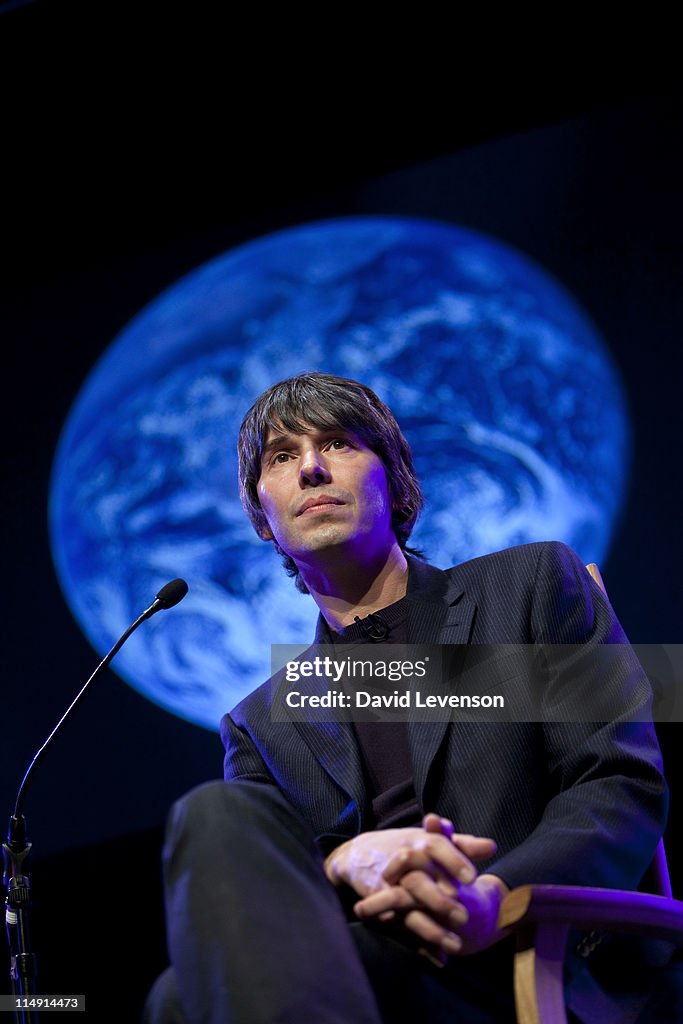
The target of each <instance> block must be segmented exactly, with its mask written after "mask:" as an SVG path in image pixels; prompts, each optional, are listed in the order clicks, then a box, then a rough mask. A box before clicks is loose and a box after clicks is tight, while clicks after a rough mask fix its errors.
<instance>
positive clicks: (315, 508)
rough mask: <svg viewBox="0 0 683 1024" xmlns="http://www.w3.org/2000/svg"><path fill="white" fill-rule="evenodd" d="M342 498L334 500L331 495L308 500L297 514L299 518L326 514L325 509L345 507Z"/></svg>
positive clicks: (321, 495) (322, 495)
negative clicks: (317, 513)
mask: <svg viewBox="0 0 683 1024" xmlns="http://www.w3.org/2000/svg"><path fill="white" fill-rule="evenodd" d="M343 504H344V502H343V501H342V500H341V498H333V497H332V496H331V495H329V494H320V495H318V496H317V497H315V498H306V501H304V502H303V503H302V504H301V505H300V507H299V510H298V512H297V516H303V515H306V514H309V515H311V514H315V513H316V512H324V511H325V509H329V508H333V507H334V506H335V505H343Z"/></svg>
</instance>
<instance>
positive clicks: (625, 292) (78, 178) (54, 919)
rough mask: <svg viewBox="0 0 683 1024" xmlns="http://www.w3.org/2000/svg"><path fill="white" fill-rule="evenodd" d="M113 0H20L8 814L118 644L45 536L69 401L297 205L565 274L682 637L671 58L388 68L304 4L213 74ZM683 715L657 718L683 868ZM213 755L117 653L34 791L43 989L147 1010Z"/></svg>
mask: <svg viewBox="0 0 683 1024" xmlns="http://www.w3.org/2000/svg"><path fill="white" fill-rule="evenodd" d="M95 6H97V7H99V13H98V15H97V19H96V18H95V15H94V13H93V11H92V9H91V8H92V5H90V9H89V5H87V4H84V3H80V4H79V3H64V4H60V3H52V4H50V3H45V2H36V3H33V4H27V5H25V6H23V7H22V6H19V7H17V8H15V9H14V10H8V11H6V12H4V13H3V14H2V17H1V18H0V30H2V40H0V44H1V45H2V47H3V57H4V58H5V59H4V60H3V67H4V71H5V98H6V100H7V117H6V120H5V127H4V129H3V131H4V140H5V147H4V148H5V157H4V166H3V169H2V172H1V173H2V182H3V197H4V203H3V207H4V211H3V226H2V237H3V250H4V261H5V269H4V272H3V279H2V283H3V305H2V321H1V325H0V330H1V331H2V364H3V383H4V387H3V402H2V411H3V414H4V422H3V439H4V445H3V470H4V472H3V476H4V501H3V531H2V536H3V550H4V553H3V576H4V597H3V613H2V643H1V644H0V650H1V651H2V675H1V676H0V694H1V696H2V708H3V710H2V720H3V742H2V753H1V762H0V763H1V767H2V772H1V777H0V797H1V800H0V815H2V813H3V808H4V813H6V815H7V816H8V817H9V814H10V813H11V811H12V808H13V801H14V795H15V793H16V790H17V787H18V784H19V781H20V779H21V777H22V775H23V772H24V770H25V768H26V766H27V764H28V762H29V760H30V758H31V756H32V754H33V753H34V751H35V750H36V749H37V748H38V746H39V745H40V744H41V743H42V741H43V739H44V738H45V737H46V735H47V734H48V733H49V731H50V729H51V728H52V727H53V725H54V724H55V722H56V721H57V719H58V718H59V716H60V715H61V713H62V711H63V710H64V709H65V707H66V706H67V705H68V703H69V702H70V700H71V699H72V697H73V696H74V694H75V693H76V692H77V690H78V689H79V688H80V686H81V685H82V683H83V682H84V681H85V679H86V678H87V677H88V676H89V674H90V672H91V671H92V669H93V668H94V665H95V664H96V663H97V660H98V658H97V656H96V655H95V653H94V652H93V650H92V649H91V648H90V646H89V645H88V643H87V642H86V641H85V639H84V638H83V636H82V634H81V632H80V630H79V628H78V627H77V625H76V624H75V622H74V620H73V618H72V617H71V614H70V612H69V610H68V608H67V606H66V603H65V601H64V599H63V596H62V594H61V591H60V588H59V584H58V582H57V580H56V577H55V573H54V570H53V567H52V562H51V557H50V552H49V545H48V537H47V523H46V502H47V493H48V480H49V473H50V467H51V462H52V459H53V456H54V451H55V445H56V442H57V438H58V436H59V432H60V429H61V427H62V424H63V422H64V419H65V416H66V415H67V413H68V410H69V408H70V405H71V403H72V402H73V400H74V398H75V396H76V394H77V392H78V390H79V388H80V386H81V385H82V383H83V381H84V380H85V378H86V376H87V374H88V372H89V371H90V369H91V368H92V366H93V364H94V362H95V361H96V359H97V358H98V356H99V355H100V354H101V352H102V351H103V350H104V348H105V347H106V346H107V345H108V344H109V342H110V341H111V340H112V339H113V337H114V336H115V335H116V334H117V333H118V331H119V330H120V329H121V328H122V327H123V326H124V325H125V324H126V322H127V321H128V320H129V319H130V318H131V317H132V316H133V315H134V314H135V313H136V312H137V311H138V310H139V309H140V308H141V307H142V306H143V305H145V304H146V303H147V302H148V301H149V300H150V299H152V298H153V297H154V296H155V295H156V294H157V293H158V292H159V290H160V289H162V288H163V287H165V286H166V285H168V284H170V283H172V282H173V281H175V280H176V279H177V278H178V277H180V276H181V275H182V274H184V273H185V272H187V271H189V270H191V269H193V268H194V267H196V266H198V265H199V264H200V263H203V262H204V261H206V260H207V259H209V258H210V257H212V256H214V255H217V254H219V253H221V252H223V251H225V250H226V249H228V248H229V247H231V246H233V245H237V244H240V243H241V242H243V241H246V240H248V239H250V238H253V237H256V236H258V235H260V234H264V233H267V232H270V231H273V230H276V229H277V228H280V227H285V226H289V225H292V224H296V223H299V222H301V221H304V220H313V219H317V218H324V217H330V216H340V215H344V214H355V213H403V214H413V215H418V216H419V215H424V216H430V217H438V218H442V219H444V220H450V221H452V222H453V223H456V224H461V225H464V226H468V227H471V228H474V229H475V230H479V231H484V232H489V233H491V234H492V235H495V236H497V237H499V238H501V239H502V240H504V241H507V242H509V243H511V244H512V245H515V246H518V247H519V248H520V249H521V250H522V251H524V252H526V253H528V255H529V256H531V257H532V258H534V259H536V260H537V261H538V262H540V263H541V264H542V265H544V266H545V267H546V268H547V269H548V270H550V271H551V272H552V273H554V274H555V275H556V276H557V277H558V278H559V279H560V280H562V281H563V282H564V283H565V284H566V285H567V287H568V288H569V289H570V290H571V291H572V292H573V293H574V295H575V296H576V297H577V298H578V299H579V301H580V302H581V303H582V304H583V305H584V307H585V308H586V310H587V311H588V312H589V314H590V315H591V316H592V318H593V319H594V321H595V322H596V324H597V326H598V328H599V329H600V330H601V331H602V333H603V335H604V336H605V338H606V339H607V341H608V343H609V344H610V346H611V347H612V350H613V353H614V356H615V359H616V362H617V364H618V366H619V368H620V370H621V372H622V374H623V376H624V379H625V382H626V386H627V390H628V394H629V401H630V405H631V412H632V416H633V420H634V423H635V459H634V469H633V475H632V483H631V488H630V493H629V497H628V502H627V505H626V509H625V512H624V514H623V516H622V519H621V522H620V525H619V528H618V531H617V534H616V537H615V540H614V544H613V547H612V550H611V553H610V555H609V557H608V559H607V561H606V563H605V565H604V566H603V567H602V569H603V575H604V577H605V580H606V583H607V586H608V589H609V592H610V596H611V598H612V601H613V604H614V605H615V607H616V609H617V612H618V613H619V615H620V618H621V619H622V622H623V624H624V626H625V627H626V629H627V632H628V633H629V635H630V636H631V638H632V639H633V640H634V641H638V642H648V643H656V642H668V643H673V642H677V641H678V639H679V635H680V618H681V611H682V608H683V598H682V595H681V584H680V569H679V559H680V544H679V541H678V533H679V508H680V504H681V502H680V499H681V482H680V475H679V472H678V466H679V462H680V451H681V438H682V435H683V430H682V429H681V413H680V379H681V372H680V371H681V363H682V360H681V355H680V347H681V340H680V339H681V331H682V329H683V315H682V314H683V309H682V305H683V303H682V300H681V295H682V287H681V286H682V283H683V282H682V280H681V278H682V276H683V275H682V272H683V205H682V201H681V198H680V182H681V181H682V180H683V93H682V92H681V89H680V87H679V84H678V83H677V82H676V81H675V80H663V79H662V78H661V77H659V78H656V79H654V80H653V79H652V77H649V78H647V79H643V80H641V79H639V77H638V76H637V75H635V74H634V73H633V72H632V70H629V71H628V73H627V72H625V71H624V69H623V68H622V69H620V70H619V73H616V74H611V75H605V76H603V75H602V74H600V75H598V74H597V73H594V74H590V75H589V74H586V73H585V67H584V73H583V74H582V75H581V76H573V77H569V78H568V77H567V75H566V74H564V73H562V74H558V75H557V76H552V75H551V76H548V74H547V69H546V73H545V74H544V76H543V78H542V81H541V80H540V76H536V78H534V77H533V76H532V78H531V80H530V81H528V80H525V84H521V82H520V81H519V79H518V78H517V77H516V76H515V75H514V74H510V73H508V72H506V73H501V74H500V76H499V78H498V79H496V82H497V87H496V88H495V90H494V91H493V93H491V91H490V90H488V91H487V89H486V88H485V87H484V84H485V83H483V82H481V81H480V80H479V79H478V78H477V76H476V75H474V76H472V75H465V74H461V75H459V76H458V75H456V74H455V72H454V73H453V74H452V75H451V74H450V73H449V74H445V75H444V76H443V77H442V78H440V79H439V82H438V89H437V87H436V85H432V84H431V81H430V82H428V83H427V86H428V87H426V84H425V80H424V79H421V80H420V81H417V80H416V76H415V74H414V72H411V71H409V68H408V66H407V65H406V64H404V63H403V62H402V61H401V60H400V59H397V60H396V63H395V65H394V66H384V65H383V66H382V68H381V72H382V73H381V74H380V73H378V72H379V68H378V66H377V64H376V63H372V62H369V61H368V59H367V58H368V53H367V51H365V50H364V51H363V53H362V54H360V55H359V53H358V52H357V51H353V52H351V51H348V50H347V51H344V48H343V47H340V52H339V53H337V52H336V51H335V52H334V54H332V53H331V51H329V50H328V49H323V51H320V49H318V50H317V51H316V49H315V47H313V46H309V47H307V46H305V45H302V43H301V38H299V37H298V35H297V31H296V26H289V31H290V33H291V35H290V36H287V37H283V38H287V39H288V42H289V43H290V44H291V45H288V46H287V47H286V50H285V51H283V48H282V47H281V46H279V45H278V40H277V38H276V37H277V33H276V32H273V34H272V35H271V37H270V42H269V45H268V46H267V47H266V46H264V45H263V41H262V40H261V42H260V43H259V45H256V44H255V42H254V36H253V34H252V32H246V31H245V30H244V29H242V30H241V31H240V32H236V33H235V32H234V33H233V34H232V35H231V36H230V37H229V38H228V37H227V36H226V37H224V44H225V45H224V50H223V60H222V62H218V63H216V62H215V61H214V63H213V64H212V68H213V75H212V76H211V77H210V79H209V78H207V77H205V76H204V72H205V70H206V69H205V68H204V67H203V61H202V54H203V50H202V42H201V41H202V40H204V41H205V42H206V45H207V47H208V46H209V45H210V42H211V40H210V37H211V31H210V29H211V26H203V25H201V24H199V21H200V19H199V18H198V19H197V20H196V23H192V25H191V26H190V27H191V28H192V30H193V34H192V38H193V40H198V42H194V43H191V42H189V41H187V40H186V41H185V42H184V44H183V46H184V48H183V46H181V45H180V44H179V43H178V42H177V40H178V39H180V38H181V37H182V35H183V31H184V28H185V27H186V26H185V24H184V22H183V20H182V19H178V20H177V22H176V24H175V29H176V32H177V35H176V43H175V45H174V46H173V47H172V48H171V49H169V50H167V51H164V52H165V53H166V56H167V57H168V59H167V60H166V61H164V60H160V59H159V50H160V48H162V49H163V47H162V46H161V40H160V36H159V35H158V34H157V33H156V32H155V31H154V29H156V28H157V27H158V26H157V25H156V23H150V25H147V24H146V25H145V26H143V25H142V23H141V20H140V18H139V9H140V5H126V4H116V5H115V4H106V3H105V4H102V5H95ZM143 6H145V5H143ZM0 9H1V8H0ZM98 19H99V20H98ZM234 27H235V26H234V25H233V28H234ZM143 29H144V31H143ZM252 29H253V27H252ZM358 32H359V38H360V30H358ZM302 38H304V37H302ZM326 38H327V37H326ZM374 38H378V37H377V36H375V37H374ZM318 41H319V40H318ZM107 42H108V43H109V44H110V45H105V44H107ZM165 42H167V40H166V39H165V37H164V43H165ZM327 45H328V44H326V46H327ZM341 51H344V52H341ZM212 52H213V51H212ZM188 53H190V54H191V56H192V63H191V64H188V61H187V57H188ZM276 55H277V56H276ZM679 730H680V727H678V726H674V725H672V726H666V727H662V728H661V729H660V735H661V739H662V744H663V748H664V753H665V759H666V765H667V771H668V774H669V778H670V782H671V788H672V823H671V825H670V827H669V830H668V834H667V843H668V850H669V858H670V862H671V864H670V867H671V871H672V876H673V881H674V889H675V890H676V889H678V890H680V887H681V886H683V875H682V874H681V871H680V869H679V867H678V859H679V857H680V851H681V845H680V843H679V841H678V840H677V836H676V829H675V823H676V819H677V817H678V818H680V815H681V813H683V811H678V807H679V806H680V803H681V798H680V795H679V794H680V792H681V789H682V785H681V782H680V781H679V775H680V770H681V768H680V755H679V754H678V749H677V747H678V742H679V735H680V731H679ZM221 753H222V752H221V748H220V743H219V740H218V737H217V735H216V734H214V733H210V732H207V731H205V730H203V729H199V728H197V727H195V726H192V725H189V724H187V723H184V722H182V721H180V720H179V719H177V718H175V717H173V716H171V715H170V714H167V713H166V712H163V711H162V710H160V709H159V708H156V707H154V706H153V705H151V704H150V703H148V702H147V701H145V700H144V699H143V698H142V697H140V696H138V695H137V694H136V693H135V692H134V691H132V690H131V689H130V688H128V687H127V686H126V685H125V684H124V683H122V682H121V681H120V680H119V679H118V677H116V676H115V675H113V674H112V673H107V674H106V675H105V677H104V678H102V679H101V680H100V682H99V684H98V687H97V688H96V689H95V690H94V691H93V692H92V693H90V694H89V695H88V697H87V699H86V701H85V702H84V704H83V706H82V707H80V708H79V709H78V712H77V713H76V715H74V717H73V718H72V719H71V720H70V722H69V724H68V725H67V726H66V728H65V730H64V732H63V734H62V735H61V736H60V738H59V740H58V742H57V744H56V745H55V747H54V749H53V750H52V751H51V752H50V754H49V756H48V758H47V759H46V761H45V763H44V764H43V765H42V766H41V769H40V770H39V773H38V774H37V775H36V777H35V779H34V781H33V783H32V786H31V789H30V791H29V794H28V798H27V804H26V815H27V821H28V827H29V833H30V838H31V839H32V841H33V843H34V849H33V854H32V859H31V864H32V880H33V886H34V894H35V908H34V911H33V914H32V921H33V926H34V948H35V950H36V952H37V953H38V954H39V972H40V979H41V983H40V988H41V989H42V990H43V991H62V992H65V991H79V992H86V993H87V994H88V996H89V997H90V1004H89V1005H90V1011H91V1019H94V1020H99V1019H102V1020H105V1019H109V1018H108V1015H107V1011H106V1009H105V1007H107V1006H108V1007H109V1009H110V1010H112V1012H113V1011H118V1014H119V1019H121V1020H126V1019H130V1020H135V1019H137V1015H138V1012H139V1006H140V1004H141V1001H142V998H143V994H144V992H145V991H146V988H147V987H148V985H149V983H150V982H151V980H152V978H153V977H154V976H155V974H156V972H157V971H158V970H159V969H160V968H161V967H162V965H163V963H164V960H165V954H164V945H163V930H162V921H161V903H160V882H159V868H158V864H159V849H160V842H161V829H162V824H163V820H164V817H165V814H166V811H167V809H168V806H169V805H170V803H171V801H172V800H173V799H174V798H175V797H176V796H178V795H179V794H181V793H182V792H184V791H185V790H186V789H188V788H189V787H190V786H192V785H194V784H196V783H198V782H201V781H204V780H205V779H208V778H213V777H217V776H219V775H220V771H221ZM4 964H5V961H4V959H3V961H2V964H1V965H0V966H1V967H2V969H3V971H5V973H4V975H3V977H4V978H6V977H7V975H6V968H5V966H4ZM8 990H9V983H8V982H7V983H3V982H1V981H0V991H8Z"/></svg>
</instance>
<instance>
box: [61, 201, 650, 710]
mask: <svg viewBox="0 0 683 1024" xmlns="http://www.w3.org/2000/svg"><path fill="white" fill-rule="evenodd" d="M304 370H323V371H325V372H328V373H336V374H341V375H343V376H349V377H355V378H358V379H360V380H362V381H363V382H364V383H366V384H368V385H369V386H370V387H371V388H373V390H375V391H376V392H377V393H378V394H379V395H380V397H381V398H382V399H384V401H386V402H387V403H388V404H389V405H390V406H391V408H392V409H393V410H394V412H395V413H396V416H397V418H398V420H399V423H400V424H401V426H402V428H403V430H404V433H405V434H406V436H407V438H408V440H409V442H410V444H411V446H412V448H413V452H414V454H415V461H416V466H417V471H418V474H419V476H420V479H421V481H422V483H423V487H424V491H425V495H426V509H425V512H424V514H423V517H422V519H421V521H420V522H419V524H418V527H417V529H416V531H415V533H414V534H413V543H414V544H415V545H416V546H418V547H419V548H420V549H421V550H422V551H424V553H425V555H426V556H427V557H428V558H429V560H430V561H432V562H433V563H434V564H436V565H439V566H443V567H445V566H449V565H453V564H455V563H457V562H460V561H462V560H464V559H467V558H471V557H473V556H476V555H480V554H483V553H486V552H488V551H493V550H498V549H500V548H503V547H506V546H508V545H511V544H519V543H523V542H526V541H532V540H541V539H543V540H545V539H557V540H563V541H565V542H567V543H568V544H570V545H571V546H572V547H573V548H575V550H576V551H577V552H578V553H579V555H580V556H581V557H582V558H583V559H584V560H585V561H598V562H601V561H603V560H604V557H605V555H606V553H607V551H608V548H609V542H610V537H611V535H612V531H613V529H614V525H615V522H616V519H617V517H618V515H619V511H620V507H621V503H622V501H623V496H624V493H625V487H626V484H627V476H628V464H629V453H630V428H629V421H628V415H627V405H626V400H625V395H624V391H623V387H622V384H621V382H620V378H619V374H618V372H617V369H616V367H615V364H614V362H613V360H612V358H611V356H610V353H609V350H608V348H607V346H606V344H605V342H604V340H603V339H602V338H601V336H600V335H599V333H598V331H597V330H596V328H595V326H594V325H593V323H592V322H591V320H590V319H589V317H588V316H587V315H586V313H585V312H584V311H583V310H582V309H581V308H580V307H579V305H578V304H577V302H576V301H575V300H574V299H573V298H572V297H571V296H570V295H569V293H568V292H567V291H566V290H565V288H564V287H563V286H562V285H561V284H560V283H559V282H558V281H556V280H555V279H554V278H553V277H552V276H551V275H550V274H548V273H547V272H546V271H545V270H544V269H542V268H541V267H539V266H538V265H536V264H535V263H534V262H533V261H532V260H530V259H529V258H528V257H527V256H525V255H524V254H522V253H520V252H518V251H516V250H515V249H513V248H512V247H510V246H509V245H506V244H504V243H502V242H500V241H498V240H496V239H494V238H491V237H487V236H483V235H481V234H479V233H476V232H474V231H471V230H465V229H463V228H460V227H457V226H455V225H452V224H446V223H441V222H438V221H430V220H423V219H416V218H409V217H379V216H369V217H349V218H341V219H334V220H323V221H317V222H313V223H308V224H303V225H300V226H297V227H293V228H290V229H287V230H283V231H278V232H276V233H273V234H270V235H267V236H265V237H262V238H258V239H256V240H254V241H251V242H250V243H248V244H246V245H242V246H240V247H238V248H235V249H233V250H231V251H229V252H227V253H225V254H224V255H222V256H219V257H218V258H215V259H213V260H211V261H210V262H208V263H206V264H205V265H203V266H201V267H199V268H198V269H197V270H195V271H194V272H192V273H190V274H188V275H187V276H185V277H183V278H182V279H181V280H180V281H178V282H176V283H175V284H173V285H172V286H171V287H170V288H169V289H168V290H167V291H165V292H163V293H162V294H161V295H159V296H158V297H157V298H156V299H155V300H154V301H153V302H151V303H150V304H149V305H148V306H147V307H146V308H145V309H143V310H142V311H141V312H140V313H139V314H138V315H137V316H136V317H135V318H134V319H133V320H132V322H131V323H130V324H129V325H128V326H127V327H126V328H125V329H124V330H123V331H122V332H121V334H120V335H119V336H118V337H117V338H115V339H114V340H113V341H112V343H111V345H110V346H109V348H108V349H107V351H106V352H105V353H104V355H103V356H102V358H101V359H100V361H99V362H98V364H97V365H96V367H95V369H94V370H93V372H92V373H91V375H90V376H89V378H88V379H87V380H86V382H85V383H84V385H83V388H82V390H81V392H80V394H79V395H78V397H77V400H76V402H75V404H74V406H73V408H72V410H71V412H70V415H69V417H68V420H67V422H66V424H65V426H64V430H63V433H62V436H61V438H60V441H59V445H58V448H57V452H56V456H55V461H54V466H53V473H52V481H51V495H50V535H51V543H52V550H53V555H54V561H55V565H56V569H57V573H58V576H59V579H60V581H61V585H62V587H63V590H64V594H65V597H66V600H67V601H68V603H69V606H70V608H71V609H72V611H73V614H74V616H75V617H76V619H77V621H78V623H79V624H80V626H81V627H82V629H83V630H84V632H85V634H86V636H87V637H88V639H89V641H90V642H91V643H92V645H93V646H94V648H95V649H96V651H97V652H98V653H99V654H100V655H103V654H104V653H105V652H106V651H107V650H108V649H109V648H110V647H111V646H112V644H113V643H114V642H115V641H116V640H117V639H118V637H119V636H120V635H121V634H122V633H123V631H124V630H125V629H126V628H127V626H128V625H129V624H130V623H131V622H132V621H133V620H134V619H135V618H136V617H137V616H138V614H139V613H140V612H141V611H142V609H143V608H146V607H147V606H148V605H149V604H150V603H151V601H152V599H153V597H154V595H155V593H156V592H157V590H158V589H159V588H160V587H161V586H162V585H163V584H164V583H165V582H167V581H168V580H170V579H172V578H174V577H176V576H181V577H183V578H185V579H186V580H187V582H188V583H189V586H190V592H189V594H188V596H187V598H186V599H185V600H184V601H183V602H182V604H180V605H178V606H177V607H176V608H174V609H173V610H169V611H168V612H163V613H162V614H160V615H157V616H156V617H155V618H153V619H151V620H150V621H149V622H148V623H146V624H145V625H144V626H143V627H142V628H141V629H140V630H138V631H137V632H136V634H135V635H134V636H133V637H132V638H131V640H130V641H129V642H128V644H127V645H126V646H125V647H124V648H123V649H122V651H121V652H120V653H119V654H118V655H117V656H116V659H115V661H114V662H113V663H112V667H113V668H115V670H116V671H117V672H118V673H119V675H121V677H122V678H123V679H125V680H126V681H127V682H128V683H129V684H130V685H131V686H133V687H134V688H135V689H136V690H138V691H139V692H140V693H141V694H143V695H144V696H145V697H148V698H149V699H150V700H152V701H154V702H155V703H157V704H158V705H159V706H160V707H162V708H165V709H166V710H167V711H168V712H171V713H173V714H176V715H179V716H181V717H183V718H185V719H187V720H189V721H191V722H194V723H196V724H197V725H199V726H202V727H204V728H206V729H209V730H216V729H217V727H218V723H219V720H220V717H221V715H222V714H223V713H224V712H225V711H227V710H229V709H230V708H231V707H232V706H233V705H234V704H235V703H236V702H237V701H239V700H240V699H241V698H242V697H243V696H244V695H245V694H246V693H247V692H249V691H250V690H251V689H253V688H254V687H255V686H257V685H258V684H259V683H260V682H262V681H263V679H265V678H266V677H267V676H268V675H269V674H270V659H271V650H270V645H271V644H273V643H278V644H280V643H282V644H290V643H305V642H306V641H307V640H309V639H310V637H311V636H312V633H313V628H314V622H315V619H316V608H315V606H314V605H313V602H312V601H311V599H310V598H309V597H306V596H304V595H301V594H300V593H299V592H298V591H297V590H296V589H295V587H294V584H293V582H292V581H291V580H290V579H289V578H288V577H287V576H286V575H285V573H284V571H283V570H282V568H281V564H280V560H279V558H278V556H277V554H276V553H275V552H274V551H273V550H272V546H271V545H270V544H267V543H264V542H263V541H261V540H259V539H258V538H257V537H256V535H255V533H254V532H253V530H252V527H251V525H250V523H249V522H248V520H247V518H246V516H245V515H244V513H243V511H242V509H241V506H240V502H239V497H238V490H237V460H236V440H237V432H238V429H239V424H240V422H241V420H242V417H243V415H244V413H245V412H246V410H247V409H248V407H249V406H250V405H251V403H252V402H253V401H254V399H255V398H256V397H257V396H258V395H259V394H260V392H261V391H262V390H263V389H264V388H266V387H268V386H269V385H270V384H272V383H273V382H274V381H277V380H281V379H283V378H284V377H287V376H289V375H291V374H294V373H298V372H301V371H304Z"/></svg>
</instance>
